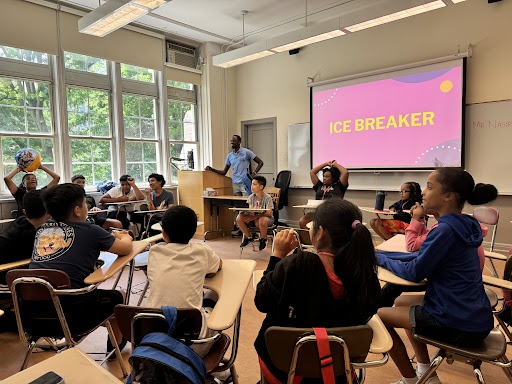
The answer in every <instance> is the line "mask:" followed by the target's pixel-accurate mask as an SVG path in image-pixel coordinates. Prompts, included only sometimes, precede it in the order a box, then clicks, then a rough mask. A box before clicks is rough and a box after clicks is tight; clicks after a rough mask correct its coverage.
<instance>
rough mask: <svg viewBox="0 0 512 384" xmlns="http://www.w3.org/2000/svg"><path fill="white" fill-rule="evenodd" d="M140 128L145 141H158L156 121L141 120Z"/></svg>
mask: <svg viewBox="0 0 512 384" xmlns="http://www.w3.org/2000/svg"><path fill="white" fill-rule="evenodd" d="M140 128H141V136H142V138H143V139H156V127H155V120H149V119H140Z"/></svg>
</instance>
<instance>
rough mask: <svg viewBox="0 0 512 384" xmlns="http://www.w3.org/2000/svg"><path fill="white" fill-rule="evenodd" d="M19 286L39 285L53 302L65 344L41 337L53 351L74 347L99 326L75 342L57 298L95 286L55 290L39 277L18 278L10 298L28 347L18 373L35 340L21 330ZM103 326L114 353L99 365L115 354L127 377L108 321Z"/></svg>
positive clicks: (91, 288)
mask: <svg viewBox="0 0 512 384" xmlns="http://www.w3.org/2000/svg"><path fill="white" fill-rule="evenodd" d="M19 284H34V285H35V284H39V285H42V286H44V287H45V288H46V289H47V290H48V293H49V295H50V298H51V300H52V302H53V305H54V308H55V311H56V312H57V316H58V319H59V322H60V325H61V327H62V331H63V333H64V338H65V341H66V344H65V345H64V346H63V347H57V345H56V344H55V343H53V341H52V340H51V339H50V338H48V337H43V338H44V339H45V340H46V341H47V342H48V343H49V344H50V346H52V348H53V349H54V350H56V351H59V350H65V349H69V348H72V347H74V346H76V345H77V344H79V343H80V342H81V341H82V340H83V339H84V338H85V337H87V336H88V335H89V334H90V333H91V332H92V331H94V330H95V329H96V328H98V327H99V326H101V324H98V326H97V327H96V328H94V329H93V330H91V332H89V333H87V335H84V336H83V337H81V338H80V339H79V340H75V339H74V338H73V335H72V334H71V330H70V329H69V325H68V323H67V321H66V316H65V314H64V310H63V309H62V305H61V303H60V299H59V296H77V295H82V294H85V293H89V292H91V291H93V290H95V289H96V287H97V286H96V285H89V286H87V287H84V288H80V289H55V288H54V287H53V286H52V285H51V284H50V283H49V282H48V281H47V280H45V279H43V278H40V277H19V278H17V279H15V280H14V281H13V282H12V284H11V292H12V297H13V303H14V310H15V314H16V323H17V325H18V332H19V336H20V339H21V341H23V342H24V343H25V344H27V345H28V351H27V354H26V355H25V359H24V360H23V364H22V366H21V369H20V371H22V370H24V369H25V368H26V367H27V364H28V361H29V359H30V356H31V355H32V351H33V349H34V347H35V346H36V340H31V339H30V336H28V334H27V333H26V332H25V330H24V328H23V322H22V320H21V313H20V305H19V300H18V292H17V290H16V286H17V285H19ZM103 324H104V325H105V326H106V328H107V331H108V336H109V339H110V342H111V343H112V345H113V346H114V351H110V352H109V353H108V354H107V356H106V357H105V359H103V360H102V361H101V363H100V364H103V363H104V362H105V361H106V360H107V359H108V358H109V357H110V356H111V355H112V353H113V352H115V354H116V356H117V359H118V361H119V365H120V367H121V370H122V372H123V375H124V376H128V371H127V370H126V367H125V365H124V362H123V357H122V355H121V351H120V349H119V345H118V343H117V341H116V339H115V336H114V332H113V330H112V325H111V324H110V321H108V320H106V321H105V322H104V323H103Z"/></svg>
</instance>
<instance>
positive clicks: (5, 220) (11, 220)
mask: <svg viewBox="0 0 512 384" xmlns="http://www.w3.org/2000/svg"><path fill="white" fill-rule="evenodd" d="M14 220H15V219H2V220H0V224H7V223H12V222H13V221H14Z"/></svg>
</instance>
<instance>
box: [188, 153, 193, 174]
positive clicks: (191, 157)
mask: <svg viewBox="0 0 512 384" xmlns="http://www.w3.org/2000/svg"><path fill="white" fill-rule="evenodd" d="M187 165H188V168H189V169H192V170H193V169H194V151H188V152H187Z"/></svg>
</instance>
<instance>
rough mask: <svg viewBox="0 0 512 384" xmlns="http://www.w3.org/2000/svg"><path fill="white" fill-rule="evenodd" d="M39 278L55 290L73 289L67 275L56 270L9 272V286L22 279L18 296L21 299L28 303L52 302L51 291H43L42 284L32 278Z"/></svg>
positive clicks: (16, 270) (17, 270)
mask: <svg viewBox="0 0 512 384" xmlns="http://www.w3.org/2000/svg"><path fill="white" fill-rule="evenodd" d="M34 277H35V278H39V279H43V280H45V281H47V282H48V283H50V285H51V286H52V287H53V289H54V290H58V289H67V288H70V287H71V281H70V280H69V276H68V275H67V273H65V272H62V271H58V270H56V269H13V270H10V271H9V272H7V285H8V286H9V287H11V286H12V283H13V282H14V280H16V279H18V278H20V279H23V280H22V281H20V283H19V286H18V287H17V291H16V292H17V294H18V295H19V297H20V299H23V300H28V301H45V300H51V299H52V295H51V293H52V292H51V291H50V290H48V288H46V289H43V288H42V287H41V284H39V283H34V282H32V281H33V280H32V279H31V278H34Z"/></svg>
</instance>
